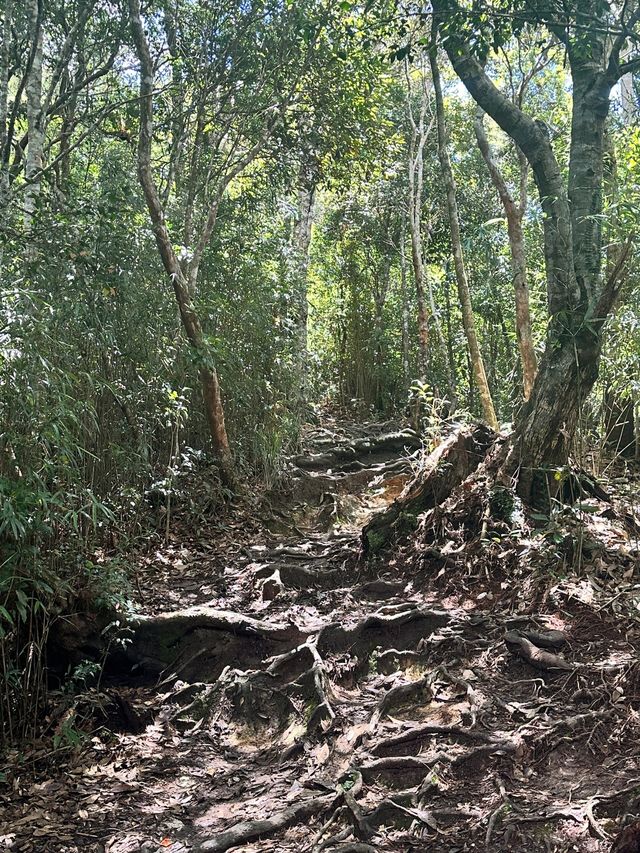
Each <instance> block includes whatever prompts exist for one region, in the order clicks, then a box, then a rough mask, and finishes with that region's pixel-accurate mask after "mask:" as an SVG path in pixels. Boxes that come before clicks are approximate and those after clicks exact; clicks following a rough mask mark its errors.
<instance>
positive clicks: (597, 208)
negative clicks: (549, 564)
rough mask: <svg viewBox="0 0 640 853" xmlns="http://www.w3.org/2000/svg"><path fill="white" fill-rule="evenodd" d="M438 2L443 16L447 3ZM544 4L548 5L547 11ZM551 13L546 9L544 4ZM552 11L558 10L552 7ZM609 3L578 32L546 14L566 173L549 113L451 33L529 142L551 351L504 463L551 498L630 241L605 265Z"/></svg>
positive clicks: (479, 87)
mask: <svg viewBox="0 0 640 853" xmlns="http://www.w3.org/2000/svg"><path fill="white" fill-rule="evenodd" d="M444 6H445V4H444V3H442V2H441V0H437V2H435V3H434V8H435V15H436V20H438V18H440V19H441V20H442V23H443V25H444V26H446V17H445V16H446V15H449V13H450V10H449V7H448V6H447V10H446V12H445V10H444V8H443V7H444ZM541 14H542V13H541ZM545 14H546V13H545ZM549 14H552V13H549ZM606 14H607V9H606V7H605V4H601V3H599V2H598V0H585V2H584V3H581V4H579V6H577V7H576V11H575V18H576V26H575V32H574V30H573V29H571V27H567V26H566V23H563V22H562V21H560V20H558V21H556V20H555V19H553V18H552V19H551V20H550V21H547V20H546V19H545V17H544V15H542V20H541V23H543V24H545V23H546V24H548V26H549V27H550V28H551V29H552V30H553V31H554V32H555V33H557V34H558V35H559V37H560V38H561V39H563V40H564V42H565V44H566V46H567V54H568V58H569V65H570V68H571V76H572V81H573V113H572V126H571V144H570V157H569V175H568V180H567V181H566V182H565V179H564V177H563V174H562V171H561V169H560V166H559V164H558V161H557V160H556V157H555V154H554V152H553V148H552V146H551V141H550V137H549V132H548V129H547V127H546V125H545V124H544V122H541V121H536V120H534V119H532V118H531V117H530V116H528V115H527V114H526V113H524V112H522V110H520V109H519V108H518V107H517V106H516V105H515V104H513V103H512V102H511V101H510V100H509V99H508V98H506V97H505V96H504V95H503V94H502V93H501V92H500V91H499V90H498V89H497V88H496V87H495V86H494V84H493V83H492V81H491V80H490V79H489V77H488V76H487V74H486V73H485V71H484V68H483V67H482V65H481V64H480V62H479V61H478V60H477V59H476V58H475V57H474V56H473V55H472V54H471V53H470V52H469V50H468V49H467V47H466V45H465V44H464V43H463V42H462V40H461V39H459V38H458V37H457V36H456V34H455V33H451V32H449V33H448V36H449V37H448V38H447V39H446V42H445V47H446V50H447V53H448V54H449V58H450V60H451V62H452V64H453V67H454V69H455V70H456V72H457V74H458V76H459V77H460V79H461V80H462V82H463V83H464V84H465V86H466V88H467V89H468V90H469V92H470V94H471V95H472V97H473V98H474V99H475V101H476V103H478V104H479V105H480V106H481V107H482V108H483V110H484V111H485V112H486V113H488V114H489V115H490V116H491V117H492V118H493V119H494V121H495V122H496V123H497V124H498V125H500V127H501V128H502V129H503V130H504V131H505V133H507V134H508V135H509V136H510V137H511V138H512V139H513V141H514V142H515V143H516V145H518V146H519V147H520V148H521V149H522V151H523V152H524V154H525V156H526V157H527V160H528V161H529V164H530V165H531V167H532V169H533V173H534V177H535V181H536V185H537V188H538V192H539V194H540V201H541V205H542V209H543V212H544V238H545V267H546V273H547V292H548V304H549V314H550V321H549V325H548V333H547V345H546V350H545V356H544V359H543V360H542V363H541V365H540V369H539V371H538V375H537V377H536V380H535V383H534V387H533V391H532V394H531V397H530V399H529V401H528V402H527V403H525V405H524V407H523V409H522V412H521V414H520V417H519V419H518V422H517V425H516V429H515V431H514V435H513V437H512V440H511V446H510V451H509V453H508V456H507V460H506V463H505V465H504V468H503V472H504V474H505V476H508V477H513V476H515V477H516V479H517V488H518V493H519V494H520V496H521V497H522V498H523V500H525V501H528V502H531V503H534V504H535V503H541V502H542V503H545V504H546V503H547V502H548V501H547V498H548V496H549V495H550V494H552V493H553V491H554V490H555V485H554V477H553V474H552V471H553V469H554V468H556V467H558V466H562V465H565V464H566V462H567V459H568V454H569V449H570V446H571V442H572V440H573V438H574V435H575V431H576V427H577V425H578V422H579V418H580V413H581V410H582V405H583V403H584V401H585V400H586V397H587V395H588V394H589V392H590V391H591V389H592V387H593V384H594V382H595V381H596V378H597V376H598V366H599V358H600V352H601V347H602V329H603V325H604V322H605V320H606V318H607V315H608V314H609V312H610V311H611V308H612V306H613V304H614V303H615V301H616V299H617V296H618V294H619V289H620V283H621V281H622V279H623V277H624V276H623V273H624V269H625V266H626V262H627V259H628V256H629V252H630V242H629V241H627V243H626V244H625V246H624V247H623V249H622V250H621V252H620V255H619V258H618V261H617V263H616V264H615V267H614V269H613V270H611V271H610V272H609V273H608V274H607V275H606V276H602V275H601V269H600V267H601V227H602V222H601V220H602V184H603V164H604V127H605V121H606V117H607V114H608V110H609V98H610V94H611V88H612V86H613V84H614V83H615V82H616V80H617V79H618V78H619V77H620V75H621V73H623V69H624V63H622V65H621V64H620V61H619V58H620V51H621V50H622V49H623V47H624V45H625V42H626V31H625V33H623V35H622V36H620V37H616V38H615V39H613V40H611V39H610V38H609V36H608V35H607V20H606V18H605V16H606Z"/></svg>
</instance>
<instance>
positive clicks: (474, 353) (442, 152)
mask: <svg viewBox="0 0 640 853" xmlns="http://www.w3.org/2000/svg"><path fill="white" fill-rule="evenodd" d="M429 59H430V62H431V74H432V76H433V88H434V92H435V99H436V118H437V125H438V154H439V157H440V166H441V169H442V177H443V181H444V185H445V190H446V195H447V212H448V215H449V226H450V230H451V248H452V250H453V262H454V267H455V272H456V281H457V284H458V295H459V297H460V308H461V310H462V325H463V327H464V332H465V335H466V338H467V344H468V347H469V355H470V357H471V366H472V370H473V376H474V378H475V381H476V385H477V386H478V392H479V394H480V402H481V404H482V412H483V414H484V419H485V420H486V422H487V423H488V424H489V426H490V427H491V428H492V429H495V430H497V429H498V419H497V417H496V413H495V409H494V407H493V400H492V399H491V391H490V390H489V383H488V382H487V374H486V371H485V369H484V362H483V360H482V353H481V352H480V344H479V343H478V335H477V333H476V327H475V320H474V317H473V306H472V304H471V293H470V291H469V282H468V281H467V273H466V270H465V267H464V258H463V254H462V241H461V239H460V221H459V217H458V205H457V201H456V185H455V181H454V177H453V171H452V169H451V161H450V160H449V153H448V151H447V136H446V128H445V122H444V104H443V100H442V82H441V80H440V69H439V68H438V61H437V57H436V52H435V49H434V50H432V51H431V52H430V54H429Z"/></svg>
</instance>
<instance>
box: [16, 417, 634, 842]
mask: <svg viewBox="0 0 640 853" xmlns="http://www.w3.org/2000/svg"><path fill="white" fill-rule="evenodd" d="M416 446H417V443H416V441H415V438H413V437H412V436H410V435H409V434H408V433H407V434H405V435H404V436H402V435H399V434H398V432H397V431H393V434H391V431H390V430H389V425H382V426H380V427H378V428H372V427H368V428H366V429H356V428H352V429H351V430H344V431H343V432H342V434H341V436H340V440H339V441H338V442H336V438H335V430H334V431H333V432H332V433H331V434H329V433H326V434H323V431H321V430H318V431H316V432H315V433H314V434H311V435H310V436H309V447H308V450H307V452H306V453H305V454H303V455H302V456H301V457H299V458H298V459H296V460H295V463H296V464H295V467H294V468H293V469H292V482H291V490H290V494H289V496H288V497H287V498H279V500H278V502H277V503H276V502H274V501H271V502H268V503H266V504H265V503H264V502H263V507H262V510H261V512H262V513H263V514H264V517H265V518H266V519H267V522H268V524H269V525H271V527H272V530H273V531H274V532H271V533H270V532H269V531H268V530H265V529H264V527H263V526H262V525H260V526H258V525H256V527H255V529H252V524H253V523H254V522H252V521H251V520H250V519H249V518H245V519H244V521H243V522H242V527H241V528H238V529H236V528H235V527H233V524H234V523H237V522H232V521H231V520H227V521H226V522H225V524H226V525H227V529H226V537H225V542H226V545H225V548H224V549H223V552H222V553H220V552H218V551H215V549H214V548H212V547H211V546H207V548H205V547H204V546H203V542H202V540H201V539H200V538H199V537H198V536H197V534H196V535H193V536H191V537H190V538H184V539H182V540H180V539H179V540H178V541H169V542H168V543H166V544H165V545H164V546H163V547H162V548H159V549H158V551H157V552H156V553H154V554H152V555H150V557H149V558H148V559H147V561H146V562H145V564H144V565H142V566H140V567H139V570H138V584H139V589H140V593H141V598H142V602H143V605H144V608H145V612H146V613H147V614H149V615H150V616H153V615H154V614H158V613H165V614H166V612H167V611H177V610H179V611H180V619H182V620H183V621H182V622H181V623H180V628H179V630H176V633H175V634H174V635H173V637H174V639H173V647H172V650H171V655H172V658H171V665H170V666H167V665H166V658H165V657H163V655H164V653H165V650H160V649H159V648H158V646H159V645H160V644H161V640H160V639H158V637H159V635H157V634H154V633H150V629H149V631H148V632H147V633H146V634H145V638H144V641H143V640H142V639H137V640H136V641H134V643H133V644H132V645H131V646H130V647H129V648H128V650H127V651H126V654H128V655H129V656H130V657H131V660H133V659H134V658H135V659H136V660H137V662H138V668H137V670H136V671H135V672H134V674H135V675H136V677H139V682H138V683H137V684H134V683H132V682H129V683H128V684H125V683H124V682H123V680H122V679H120V680H119V681H118V680H117V679H116V680H113V681H112V682H111V683H110V684H109V685H108V689H106V690H104V691H103V692H102V696H103V703H104V705H105V718H106V722H105V724H104V725H103V726H102V728H100V729H99V730H98V731H96V732H95V733H94V734H93V736H92V737H91V738H87V739H86V740H85V741H84V742H83V743H82V745H81V749H80V750H76V751H73V750H71V749H67V748H61V749H60V752H59V754H58V755H57V756H54V757H53V759H52V758H51V757H50V756H49V758H45V757H43V756H38V755H37V754H36V755H35V757H33V758H32V759H31V763H30V764H28V765H26V766H25V767H23V768H22V769H17V770H16V768H15V766H12V769H11V772H10V774H8V780H9V781H10V782H11V784H12V786H13V790H12V792H11V793H10V794H9V795H8V796H6V797H5V798H4V800H3V805H4V815H3V818H2V824H1V825H0V850H1V849H8V850H12V851H18V850H19V851H41V850H42V851H60V853H65V851H68V853H71V851H79V850H87V851H108V853H129V851H154V853H155V851H162V850H170V851H172V853H177V851H205V850H209V851H224V850H238V851H240V850H242V851H243V852H244V853H266V851H278V853H288V851H292V852H293V851H296V853H300V851H306V853H320V851H328V853H331V851H335V853H368V851H378V850H380V851H397V853H405V851H407V853H408V851H434V853H445V851H446V853H455V851H460V853H461V851H472V850H494V851H513V853H519V851H521V852H522V853H525V851H526V853H537V851H540V853H542V851H545V853H546V851H580V853H598V852H599V853H603V851H608V850H610V849H611V841H610V836H611V835H613V834H615V832H617V829H618V823H617V821H619V820H620V818H622V817H624V816H625V815H627V816H630V815H634V814H635V813H636V812H637V810H638V805H639V803H640V768H638V763H637V762H638V755H639V753H640V746H639V742H638V722H639V716H638V711H639V706H638V696H639V695H640V677H639V673H640V669H639V668H638V664H637V660H638V655H637V651H638V647H639V637H638V630H637V627H636V623H635V621H634V620H632V619H630V618H627V615H628V614H627V611H625V612H623V613H622V614H619V615H618V617H617V618H615V619H614V618H613V617H612V615H611V611H610V609H606V608H603V607H601V606H600V603H599V602H600V599H598V601H595V600H594V599H593V596H592V598H591V599H589V594H588V590H587V588H586V585H585V584H584V583H583V586H582V587H581V586H580V583H581V581H579V580H577V579H576V578H574V577H569V574H568V573H565V576H563V577H561V576H560V574H559V575H558V578H557V581H556V582H555V583H553V584H551V585H549V584H548V583H547V584H546V585H545V586H544V593H541V590H542V589H543V587H542V586H541V585H540V584H538V586H536V584H537V583H538V581H539V580H540V578H536V577H535V576H534V575H532V569H531V566H532V565H533V564H534V563H532V562H531V560H530V559H529V557H530V555H531V553H534V552H535V551H536V547H535V546H534V544H533V543H532V542H523V543H521V545H522V549H521V552H520V554H516V555H515V559H514V554H513V552H512V551H510V550H509V549H508V548H507V546H506V545H505V552H504V560H503V562H504V566H503V567H502V566H501V565H500V563H499V562H498V563H495V562H494V567H493V569H492V571H491V573H490V574H489V570H488V569H487V568H486V567H485V568H484V570H483V569H482V568H481V566H482V565H483V564H482V563H481V561H479V559H478V554H477V553H475V554H473V553H471V554H468V555H465V557H464V559H463V560H462V562H461V558H460V554H459V553H458V555H457V560H453V557H452V559H451V560H450V561H448V560H444V561H443V560H442V558H441V557H442V555H441V557H440V559H436V558H433V557H432V556H429V557H428V558H427V557H424V559H422V558H421V557H420V554H419V553H417V554H416V549H418V552H419V551H420V549H421V548H422V549H423V550H424V549H425V546H424V545H423V544H422V540H421V539H420V537H419V536H418V537H415V538H414V539H413V540H412V542H411V544H410V546H409V547H408V548H405V549H404V550H402V549H398V550H396V551H393V552H391V553H390V554H387V555H386V556H384V557H381V558H379V559H378V560H376V561H373V562H371V561H369V562H366V561H364V560H363V558H362V555H361V553H360V540H359V530H360V527H361V525H362V523H363V521H364V520H365V519H366V517H367V516H368V514H370V513H371V511H373V510H375V509H377V508H380V507H382V506H384V505H385V504H386V503H387V502H388V501H389V500H391V499H392V498H394V497H395V496H396V495H397V494H398V493H399V491H400V490H401V488H402V486H403V485H404V483H405V482H406V481H407V478H408V476H409V473H410V470H411V461H410V460H408V459H407V454H406V453H404V454H403V453H402V452H401V448H402V447H406V448H407V449H408V450H409V451H411V450H412V449H413V448H414V447H416ZM174 538H175V537H174ZM449 544H450V546H451V548H450V550H451V553H452V554H454V553H455V546H456V543H455V542H453V541H452V542H451V543H449ZM492 547H493V551H492V553H493V555H494V560H495V554H496V553H499V552H496V547H497V546H496V545H495V543H494V546H492ZM620 548H621V549H622V551H621V556H620V557H619V561H620V566H621V567H622V568H621V571H626V572H628V565H629V563H628V562H627V560H628V559H636V560H637V556H636V557H635V558H634V557H633V555H631V557H629V545H628V542H622V543H620ZM212 552H213V553H212ZM425 553H426V552H425ZM636 553H637V552H636ZM534 562H535V561H534ZM612 565H613V562H612ZM461 566H462V567H463V568H462V569H461ZM425 568H426V571H425ZM605 568H606V567H605ZM545 571H547V567H546V566H545ZM483 572H484V574H483ZM633 572H634V570H633V568H632V572H631V574H632V575H633ZM627 579H628V580H630V576H628V577H627ZM609 597H611V596H609ZM528 602H536V603H535V605H531V604H529V603H528ZM185 608H189V609H187V612H186V614H185V612H184V611H185ZM163 618H165V619H167V618H172V619H174V622H175V619H177V618H178V617H177V616H175V614H174V616H173V617H166V616H164V617H163ZM153 624H155V623H153ZM172 624H173V623H172ZM185 626H186V627H185ZM145 630H146V629H145ZM505 640H506V641H505ZM136 643H137V645H136ZM527 643H528V645H527ZM532 650H533V651H532ZM161 652H162V654H161ZM540 652H541V653H542V656H540ZM545 655H546V657H545ZM94 700H95V697H94ZM109 721H110V723H109ZM127 728H128V729H129V731H122V729H127ZM114 729H115V730H116V731H114ZM117 729H120V731H117ZM132 729H133V730H134V731H132ZM3 844H4V847H3V846H2V845H3Z"/></svg>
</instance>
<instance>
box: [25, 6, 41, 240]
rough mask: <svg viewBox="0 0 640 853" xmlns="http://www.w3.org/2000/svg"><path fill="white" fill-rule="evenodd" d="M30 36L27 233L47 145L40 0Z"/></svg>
mask: <svg viewBox="0 0 640 853" xmlns="http://www.w3.org/2000/svg"><path fill="white" fill-rule="evenodd" d="M28 14H29V36H30V43H31V67H30V69H29V75H28V78H27V85H26V95H27V134H28V139H29V142H28V146H27V159H26V164H25V180H26V188H25V194H24V202H23V212H24V227H25V229H26V230H27V231H28V230H30V228H31V224H32V222H33V215H34V213H35V208H36V203H37V200H38V195H39V194H40V183H41V179H40V172H41V170H42V149H43V146H44V132H43V126H42V122H43V115H42V59H43V56H42V44H43V37H42V20H41V12H40V4H39V3H38V0H31V2H30V3H29V11H28Z"/></svg>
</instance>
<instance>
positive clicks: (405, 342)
mask: <svg viewBox="0 0 640 853" xmlns="http://www.w3.org/2000/svg"><path fill="white" fill-rule="evenodd" d="M406 241H407V217H406V214H403V216H402V225H401V228H400V298H401V300H402V376H403V378H404V384H405V389H406V390H408V388H409V383H410V382H411V376H410V372H409V296H408V293H407V253H406Z"/></svg>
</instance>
